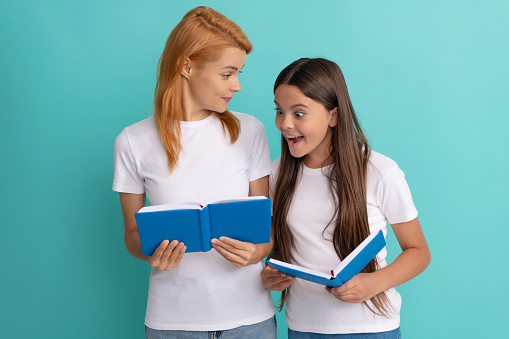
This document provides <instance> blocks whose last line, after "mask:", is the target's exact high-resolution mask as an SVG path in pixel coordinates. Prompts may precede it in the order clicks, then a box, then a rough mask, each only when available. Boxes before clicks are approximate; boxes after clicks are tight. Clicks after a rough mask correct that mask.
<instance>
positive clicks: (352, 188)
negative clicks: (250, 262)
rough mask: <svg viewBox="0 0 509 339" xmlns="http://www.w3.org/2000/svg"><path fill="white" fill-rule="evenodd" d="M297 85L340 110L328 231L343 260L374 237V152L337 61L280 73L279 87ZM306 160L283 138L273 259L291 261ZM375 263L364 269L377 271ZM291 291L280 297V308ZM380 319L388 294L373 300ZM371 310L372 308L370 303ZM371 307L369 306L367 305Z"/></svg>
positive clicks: (301, 64)
mask: <svg viewBox="0 0 509 339" xmlns="http://www.w3.org/2000/svg"><path fill="white" fill-rule="evenodd" d="M281 84H286V85H292V86H296V87H297V88H299V89H300V91H301V92H302V93H303V94H304V95H305V96H307V97H308V98H310V99H313V100H314V101H317V102H319V103H321V104H322V105H323V106H324V107H325V108H326V109H327V111H332V110H334V109H335V108H336V107H337V124H336V126H334V127H329V128H331V129H332V136H331V144H330V153H329V157H328V158H327V159H326V160H325V162H324V165H326V164H327V165H328V164H331V166H328V167H324V174H325V175H326V177H327V178H328V181H329V187H330V190H331V196H332V199H333V202H334V215H333V217H332V219H331V221H330V222H329V224H328V225H327V226H326V227H325V228H324V233H325V230H326V229H327V228H328V227H329V226H333V227H334V230H333V233H332V234H333V239H332V242H333V245H334V249H335V251H336V253H337V255H338V257H339V258H340V259H341V260H343V259H344V258H345V257H346V256H347V255H348V254H349V253H350V252H352V251H353V250H354V249H355V248H356V247H357V246H358V245H359V244H360V243H361V242H362V241H363V240H364V239H365V238H367V237H368V236H369V234H370V231H369V224H368V213H367V208H366V181H367V172H368V159H369V155H370V148H369V145H368V141H367V140H366V137H365V136H364V133H363V131H362V128H361V125H360V123H359V121H358V119H357V116H356V115H355V111H354V109H353V106H352V103H351V102H350V96H349V95H348V89H347V87H346V83H345V79H344V77H343V73H342V72H341V69H340V68H339V66H338V65H337V64H335V63H334V62H332V61H329V60H326V59H322V58H316V59H308V58H302V59H299V60H297V61H294V62H293V63H292V64H290V65H289V66H287V67H286V68H285V69H284V70H282V71H281V73H280V74H279V76H278V77H277V79H276V83H275V84H274V92H276V89H277V87H278V86H279V85H281ZM302 162H303V159H302V158H295V157H293V156H292V155H291V154H290V151H289V150H288V146H287V142H286V140H285V138H284V137H283V136H281V159H280V164H279V169H278V172H277V176H276V179H275V180H276V182H275V185H274V192H273V201H274V207H273V225H274V249H273V252H272V254H271V256H274V257H277V258H279V259H280V260H283V261H286V262H290V261H291V257H292V253H291V246H292V236H291V233H290V230H289V228H288V224H287V216H288V211H289V209H290V205H291V203H292V197H293V195H294V193H295V187H296V184H297V182H298V180H299V178H300V175H301V171H302ZM377 268H378V263H377V261H376V258H375V259H373V260H371V262H370V263H369V264H368V265H367V266H366V267H365V268H364V269H363V270H362V272H374V271H375V270H376V269H377ZM288 291H289V290H285V291H283V292H282V293H281V300H280V305H279V307H280V309H281V308H282V307H283V304H284V301H285V299H286V297H287V295H288ZM371 302H372V303H373V305H374V306H375V308H376V310H377V311H373V310H372V309H371V308H370V310H371V311H373V312H374V313H376V314H383V315H386V316H388V314H389V312H390V310H389V308H390V307H391V305H390V302H389V299H388V298H387V296H386V295H385V293H384V292H382V293H380V294H378V295H376V296H374V297H373V298H371ZM366 305H367V303H366ZM367 306H368V308H369V305H367Z"/></svg>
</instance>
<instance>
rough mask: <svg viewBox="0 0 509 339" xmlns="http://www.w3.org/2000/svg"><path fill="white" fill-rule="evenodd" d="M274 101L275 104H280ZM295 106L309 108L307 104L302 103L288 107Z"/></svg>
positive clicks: (292, 107)
mask: <svg viewBox="0 0 509 339" xmlns="http://www.w3.org/2000/svg"><path fill="white" fill-rule="evenodd" d="M274 103H275V104H276V105H277V106H281V105H280V104H278V103H277V101H276V100H274ZM296 107H305V108H309V107H308V106H306V105H304V104H295V105H292V106H290V109H294V108H296Z"/></svg>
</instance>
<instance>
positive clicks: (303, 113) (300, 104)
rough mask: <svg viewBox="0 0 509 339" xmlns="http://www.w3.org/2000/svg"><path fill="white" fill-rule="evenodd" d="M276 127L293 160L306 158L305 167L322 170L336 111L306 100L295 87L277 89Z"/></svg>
mask: <svg viewBox="0 0 509 339" xmlns="http://www.w3.org/2000/svg"><path fill="white" fill-rule="evenodd" d="M274 102H275V104H276V127H277V129H278V130H280V131H281V133H282V135H283V136H284V137H285V139H286V141H287V143H288V148H289V150H290V153H291V154H292V156H294V157H296V158H301V157H304V158H303V160H304V164H305V165H306V166H307V167H310V168H320V167H322V166H323V163H324V161H325V159H327V157H328V156H329V145H330V140H331V135H332V130H331V128H329V127H334V126H336V123H337V113H336V112H337V110H336V109H334V110H332V111H328V110H327V109H326V108H325V106H323V104H321V103H319V102H317V101H314V100H313V99H310V98H308V97H307V96H305V95H304V94H303V93H302V92H301V90H300V89H299V88H298V87H296V86H292V85H285V84H282V85H279V86H278V87H277V88H276V92H275V97H274Z"/></svg>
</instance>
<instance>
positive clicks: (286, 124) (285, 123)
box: [281, 114, 293, 130]
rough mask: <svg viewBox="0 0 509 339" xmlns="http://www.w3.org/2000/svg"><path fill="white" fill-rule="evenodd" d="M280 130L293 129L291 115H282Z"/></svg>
mask: <svg viewBox="0 0 509 339" xmlns="http://www.w3.org/2000/svg"><path fill="white" fill-rule="evenodd" d="M281 128H283V129H285V130H290V129H292V128H293V120H292V116H291V114H284V115H283V120H282V121H281Z"/></svg>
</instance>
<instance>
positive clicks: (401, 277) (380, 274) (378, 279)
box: [327, 218, 431, 303]
mask: <svg viewBox="0 0 509 339" xmlns="http://www.w3.org/2000/svg"><path fill="white" fill-rule="evenodd" d="M392 229H393V231H394V234H395V235H396V239H397V240H398V243H399V245H400V247H401V249H402V251H403V252H401V254H400V255H399V256H398V257H397V258H396V259H395V260H394V261H393V262H392V263H391V264H390V265H388V266H386V267H384V268H382V269H380V270H377V271H375V272H372V273H359V274H358V275H356V276H354V277H353V278H352V279H350V280H349V281H348V282H347V283H346V284H344V285H342V286H340V287H336V288H330V287H327V291H328V292H329V293H331V294H332V295H334V296H335V297H336V298H337V299H339V300H341V301H344V302H350V303H360V302H363V301H366V300H368V299H370V298H371V297H373V296H375V295H377V294H378V293H380V292H383V291H386V290H388V289H389V288H392V287H395V286H398V285H401V284H403V283H405V282H407V281H409V280H410V279H412V278H414V277H416V276H417V275H419V274H420V273H421V272H422V271H424V270H425V269H426V267H428V265H429V262H430V260H431V254H430V252H429V248H428V244H427V242H426V238H425V237H424V234H423V233H422V229H421V224H420V223H419V219H417V218H415V219H413V220H411V221H408V222H403V223H399V224H394V225H392Z"/></svg>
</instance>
